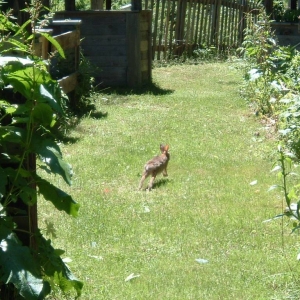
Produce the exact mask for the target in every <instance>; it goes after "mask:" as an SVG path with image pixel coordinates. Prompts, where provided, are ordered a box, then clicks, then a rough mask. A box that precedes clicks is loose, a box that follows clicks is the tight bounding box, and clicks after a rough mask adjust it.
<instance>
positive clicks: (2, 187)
mask: <svg viewBox="0 0 300 300" xmlns="http://www.w3.org/2000/svg"><path fill="white" fill-rule="evenodd" d="M6 184H7V176H6V174H5V171H4V170H3V169H2V168H1V167H0V200H1V199H2V198H3V196H4V195H5V193H6Z"/></svg>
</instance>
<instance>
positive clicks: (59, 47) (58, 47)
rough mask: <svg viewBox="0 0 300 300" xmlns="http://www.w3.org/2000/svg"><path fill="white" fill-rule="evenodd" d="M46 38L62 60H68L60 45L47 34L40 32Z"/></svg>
mask: <svg viewBox="0 0 300 300" xmlns="http://www.w3.org/2000/svg"><path fill="white" fill-rule="evenodd" d="M39 33H40V34H41V35H42V36H43V37H44V38H46V39H47V40H48V41H49V42H50V43H51V44H52V45H53V46H54V47H55V48H56V50H57V51H58V53H59V55H60V56H61V57H62V58H66V57H65V53H64V50H63V48H62V47H61V46H60V44H59V43H58V42H57V41H56V40H55V39H54V38H53V37H52V36H51V35H49V34H47V33H45V32H39Z"/></svg>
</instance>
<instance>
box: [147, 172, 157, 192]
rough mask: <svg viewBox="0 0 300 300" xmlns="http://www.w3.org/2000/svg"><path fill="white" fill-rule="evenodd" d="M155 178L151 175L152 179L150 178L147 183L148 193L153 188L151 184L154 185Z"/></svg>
mask: <svg viewBox="0 0 300 300" xmlns="http://www.w3.org/2000/svg"><path fill="white" fill-rule="evenodd" d="M155 178H156V174H152V177H151V178H150V181H149V184H148V190H149V191H150V190H151V189H152V187H153V183H154V180H155Z"/></svg>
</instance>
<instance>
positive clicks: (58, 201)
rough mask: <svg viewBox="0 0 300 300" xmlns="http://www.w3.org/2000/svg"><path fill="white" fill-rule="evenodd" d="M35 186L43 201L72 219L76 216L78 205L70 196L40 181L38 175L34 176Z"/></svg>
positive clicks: (42, 180)
mask: <svg viewBox="0 0 300 300" xmlns="http://www.w3.org/2000/svg"><path fill="white" fill-rule="evenodd" d="M36 184H37V187H38V191H39V193H41V194H42V195H43V196H44V198H45V200H47V201H50V202H52V204H53V205H54V206H55V207H56V208H57V209H58V210H62V211H65V212H66V213H67V214H69V215H71V216H73V217H77V216H78V210H79V206H80V205H79V204H78V203H77V202H75V201H74V200H73V199H72V197H71V196H70V195H68V194H66V193H65V192H64V191H62V190H60V189H59V188H57V187H55V186H54V185H53V184H51V183H49V182H48V181H46V180H44V179H42V178H41V177H39V176H38V175H37V176H36Z"/></svg>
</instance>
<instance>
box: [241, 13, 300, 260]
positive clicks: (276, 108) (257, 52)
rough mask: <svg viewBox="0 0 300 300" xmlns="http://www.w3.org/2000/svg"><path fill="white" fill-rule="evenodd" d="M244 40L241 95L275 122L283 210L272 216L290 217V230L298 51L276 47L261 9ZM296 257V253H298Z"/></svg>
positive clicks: (297, 135)
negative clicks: (243, 82)
mask: <svg viewBox="0 0 300 300" xmlns="http://www.w3.org/2000/svg"><path fill="white" fill-rule="evenodd" d="M247 20H248V28H247V29H246V30H245V40H244V43H243V45H242V47H241V48H240V49H239V51H240V53H241V54H242V55H243V56H244V58H245V60H246V62H247V65H246V68H245V77H244V79H245V84H244V86H243V88H242V93H243V96H244V97H245V98H246V99H247V101H249V102H250V103H251V104H252V105H253V107H254V108H255V110H256V113H257V114H262V115H265V116H267V117H268V118H272V119H274V120H276V122H277V128H278V129H279V130H278V133H279V140H280V146H279V147H278V160H277V162H276V164H275V167H274V169H273V171H276V172H277V173H278V179H279V180H280V181H281V184H280V185H274V186H273V187H272V188H271V189H270V190H272V189H274V188H279V189H280V191H281V192H282V193H283V206H286V209H285V210H284V211H283V213H282V214H280V215H278V216H276V217H275V218H276V219H277V218H279V217H280V218H281V217H284V216H287V217H289V218H291V219H292V220H293V222H292V223H293V231H296V230H298V229H299V228H300V201H299V195H300V189H299V187H300V185H299V174H298V172H297V169H298V168H299V165H300V86H299V75H300V74H299V72H300V71H299V70H300V68H299V66H300V65H299V63H300V53H299V51H297V50H296V49H295V47H292V46H289V47H282V46H279V45H278V43H277V40H276V37H275V35H274V33H273V32H272V30H271V26H270V19H269V18H268V16H267V15H266V13H265V12H264V10H262V11H261V12H260V15H259V20H260V21H259V22H254V20H253V19H251V17H250V16H248V18H247ZM298 259H299V255H298Z"/></svg>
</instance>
